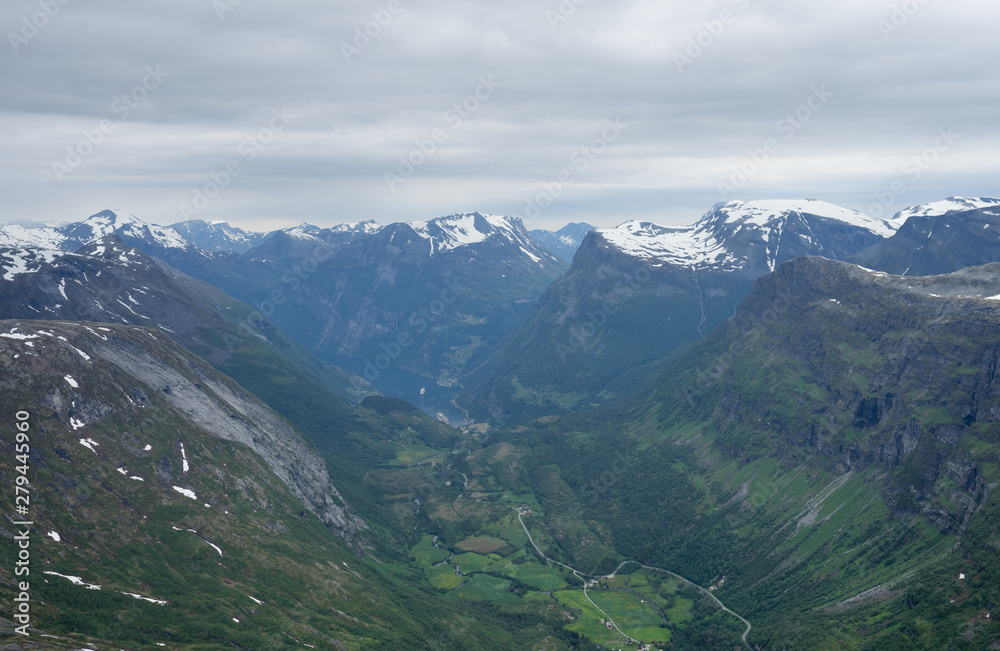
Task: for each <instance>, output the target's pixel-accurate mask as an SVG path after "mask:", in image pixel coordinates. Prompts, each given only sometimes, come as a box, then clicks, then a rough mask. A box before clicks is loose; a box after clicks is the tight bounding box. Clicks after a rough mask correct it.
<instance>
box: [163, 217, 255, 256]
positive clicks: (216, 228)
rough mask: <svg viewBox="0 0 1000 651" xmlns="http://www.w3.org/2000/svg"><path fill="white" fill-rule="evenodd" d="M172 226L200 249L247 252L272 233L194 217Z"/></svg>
mask: <svg viewBox="0 0 1000 651" xmlns="http://www.w3.org/2000/svg"><path fill="white" fill-rule="evenodd" d="M170 228H172V229H174V230H175V231H177V232H178V233H180V235H181V237H183V238H184V239H186V240H187V241H188V242H190V243H191V244H194V245H195V246H197V247H198V248H199V249H205V250H206V251H231V252H233V253H245V252H246V251H249V250H250V249H252V248H253V247H255V246H257V245H258V244H260V243H261V242H263V241H264V239H265V238H267V236H268V235H269V234H270V233H264V232H258V231H247V230H243V229H242V228H239V227H237V226H231V225H229V224H228V223H226V222H206V221H203V220H201V219H192V220H189V221H185V222H178V223H176V224H171V225H170Z"/></svg>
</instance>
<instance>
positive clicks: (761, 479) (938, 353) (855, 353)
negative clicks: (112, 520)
mask: <svg viewBox="0 0 1000 651" xmlns="http://www.w3.org/2000/svg"><path fill="white" fill-rule="evenodd" d="M998 326H1000V265H996V264H994V265H988V266H985V267H979V268H973V269H967V270H964V271H961V272H957V273H954V274H950V275H945V276H936V277H928V278H910V277H898V276H890V275H888V274H885V273H881V272H871V271H868V270H865V269H862V268H860V267H856V266H854V265H850V264H847V263H844V262H836V261H831V260H827V259H823V258H815V257H812V258H810V257H807V258H801V259H798V260H795V261H793V262H789V263H785V264H783V265H782V266H781V267H779V268H778V269H777V270H776V272H775V273H773V274H770V275H768V276H766V277H765V278H762V279H760V280H758V281H757V282H756V283H755V285H754V288H753V290H752V291H751V292H750V294H749V295H748V297H747V298H746V300H745V301H744V302H743V303H742V304H741V305H740V307H739V310H738V311H737V314H736V315H735V317H733V318H732V319H729V320H727V321H726V322H725V323H723V324H722V325H721V326H720V327H719V328H718V329H717V330H716V331H714V332H713V333H712V334H710V335H709V336H708V337H706V338H705V339H703V340H702V341H700V342H698V343H697V344H695V345H694V346H692V347H690V348H689V349H688V350H687V351H685V352H684V353H682V354H681V355H679V356H678V357H677V358H676V359H675V360H674V361H673V362H672V363H671V364H670V365H669V367H668V368H667V369H666V370H665V371H664V372H663V373H662V374H661V375H660V376H658V377H657V379H656V380H655V382H653V383H652V384H651V385H650V386H649V387H648V388H647V389H646V390H644V391H642V392H640V393H638V394H636V395H635V396H633V397H632V398H630V399H629V400H627V401H623V402H621V403H617V404H614V405H609V406H605V407H601V408H599V409H596V410H592V411H585V412H580V413H577V414H571V415H568V416H564V417H562V418H559V419H555V418H546V419H540V420H538V421H534V422H532V423H529V424H527V425H525V426H521V427H518V428H516V429H512V430H505V431H501V432H499V433H497V434H496V436H495V438H494V439H493V440H492V441H490V442H489V445H488V446H487V447H485V448H483V449H481V450H476V451H475V452H473V453H472V454H471V455H469V456H468V457H467V460H466V461H467V465H461V466H457V468H458V469H459V470H461V471H462V472H465V473H466V475H467V476H468V478H469V482H470V485H472V486H474V487H475V489H476V490H477V491H479V492H480V493H481V494H483V495H494V494H496V495H499V494H503V493H504V492H505V491H516V493H515V494H517V495H519V497H518V499H519V501H521V502H526V503H532V502H531V500H532V499H536V500H537V504H538V506H537V507H536V508H537V511H538V513H539V514H541V515H540V516H539V519H534V520H532V523H533V524H532V530H533V532H534V533H535V535H536V537H537V541H536V542H537V543H538V545H540V546H541V547H542V549H543V550H545V554H546V555H548V556H550V557H552V558H555V559H557V560H559V561H560V562H564V563H567V564H569V565H572V566H573V567H576V568H583V571H586V572H590V573H593V574H595V575H605V574H608V573H609V572H612V571H614V570H615V568H618V567H619V566H620V564H621V563H622V562H623V561H627V560H630V559H631V560H635V561H637V562H638V563H641V564H643V565H649V566H655V567H658V568H666V569H668V570H669V571H672V572H676V573H677V574H679V575H681V576H684V577H686V578H688V579H690V580H692V581H694V582H695V583H698V584H699V585H701V586H705V587H710V588H711V590H712V591H713V593H714V594H715V595H717V596H718V598H719V599H721V600H722V601H723V602H724V603H725V604H726V605H727V606H728V607H729V608H732V609H733V610H735V611H736V612H738V613H740V614H741V615H742V616H743V617H745V618H746V619H747V620H749V621H750V622H752V625H753V628H752V632H751V634H750V635H749V641H750V642H751V643H752V644H759V645H761V646H762V648H766V649H768V650H773V649H805V648H809V649H812V648H829V649H851V648H862V649H872V650H874V649H941V648H972V649H988V648H994V646H991V645H996V644H997V643H998V642H1000V628H997V625H996V624H995V623H994V619H995V618H996V617H997V611H998V609H1000V587H998V586H1000V583H998V582H997V579H998V577H1000V574H998V571H997V569H996V568H997V567H998V561H1000V547H998V546H997V541H998V540H1000V497H998V495H997V488H998V486H1000V461H998V460H1000V382H998V381H997V368H998V365H1000V340H998V338H997V332H998ZM526 494H527V495H526ZM435 507H436V504H434V503H431V504H428V505H427V508H429V509H434V508H435ZM457 526H458V527H460V526H461V524H459V525H457ZM640 589H641V588H640ZM701 648H722V647H717V646H713V644H712V643H710V642H705V643H703V646H702V647H701ZM725 648H732V647H731V645H729V646H726V647H725Z"/></svg>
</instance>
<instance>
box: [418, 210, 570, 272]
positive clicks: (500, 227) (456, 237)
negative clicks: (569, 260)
mask: <svg viewBox="0 0 1000 651" xmlns="http://www.w3.org/2000/svg"><path fill="white" fill-rule="evenodd" d="M407 225H408V226H409V227H410V228H411V229H413V232H415V233H416V234H417V235H418V236H420V237H421V238H423V239H425V240H427V242H429V243H430V255H432V256H433V255H435V254H439V253H442V252H445V251H451V250H453V249H458V248H460V247H466V246H469V245H473V244H480V243H484V242H487V241H493V242H499V241H501V240H502V241H506V242H508V243H510V244H512V245H514V246H516V247H517V248H518V249H520V251H521V253H522V254H523V255H525V256H527V257H528V258H530V259H531V260H533V261H534V262H536V263H538V264H540V265H542V266H545V265H546V264H552V263H555V262H557V261H558V259H557V258H556V257H555V256H553V255H552V253H550V252H549V251H547V250H546V249H544V248H542V247H541V246H539V245H538V242H536V241H534V240H533V239H532V238H531V236H530V235H529V234H528V232H527V230H525V228H524V224H523V223H522V222H521V220H520V219H519V218H516V217H504V216H499V215H490V214H482V213H478V212H473V213H460V214H455V215H449V216H447V217H439V218H437V219H432V220H429V221H416V222H409V223H408V224H407Z"/></svg>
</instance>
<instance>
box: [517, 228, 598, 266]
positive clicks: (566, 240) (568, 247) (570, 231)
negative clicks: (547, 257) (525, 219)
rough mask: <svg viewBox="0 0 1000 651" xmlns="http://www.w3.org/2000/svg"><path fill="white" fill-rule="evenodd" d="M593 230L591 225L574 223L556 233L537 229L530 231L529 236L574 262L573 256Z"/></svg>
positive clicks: (567, 260) (566, 259)
mask: <svg viewBox="0 0 1000 651" xmlns="http://www.w3.org/2000/svg"><path fill="white" fill-rule="evenodd" d="M592 230H594V227H593V226H591V225H590V224H586V223H583V222H573V223H571V224H566V225H565V226H563V227H562V228H560V229H559V230H557V231H555V232H552V231H546V230H542V229H535V230H530V231H528V234H529V235H531V237H533V238H534V239H535V241H536V242H538V243H539V244H541V245H542V246H544V247H545V248H546V249H548V250H549V251H552V252H553V253H555V254H556V255H557V256H559V257H560V258H562V259H563V260H565V261H566V262H573V256H574V255H576V252H577V249H579V248H580V245H581V244H583V238H585V237H587V233H589V232H590V231H592Z"/></svg>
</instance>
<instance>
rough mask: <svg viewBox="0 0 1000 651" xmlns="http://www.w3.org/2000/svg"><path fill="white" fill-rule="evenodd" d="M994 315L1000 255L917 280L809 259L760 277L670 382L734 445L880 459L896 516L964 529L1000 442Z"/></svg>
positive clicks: (839, 464)
mask: <svg viewBox="0 0 1000 651" xmlns="http://www.w3.org/2000/svg"><path fill="white" fill-rule="evenodd" d="M998 326H1000V265H987V266H984V267H978V268H972V269H966V270H962V271H959V272H956V273H953V274H948V275H943V276H934V277H921V278H909V277H900V276H892V275H889V274H885V273H881V272H873V271H869V270H867V269H863V268H860V267H857V266H854V265H851V264H848V263H842V262H835V261H831V260H826V259H822V258H801V259H798V260H795V261H793V262H790V263H786V264H785V265H782V266H781V267H780V268H779V269H778V270H777V272H775V273H774V274H772V275H770V276H768V277H766V278H764V279H761V280H759V281H758V282H757V283H756V284H755V286H754V289H753V291H751V293H750V295H749V296H748V297H747V299H746V300H745V301H744V302H743V304H742V305H741V306H740V309H739V311H738V313H737V315H736V316H735V317H734V318H733V319H731V320H730V321H727V322H726V323H725V324H723V326H721V327H720V328H719V330H718V332H717V333H714V334H713V336H712V337H710V338H709V339H708V340H706V341H705V342H704V343H703V345H701V346H699V351H700V352H699V353H698V354H697V355H694V357H693V358H692V359H691V360H687V356H686V357H685V360H687V363H688V365H689V366H690V369H689V370H688V371H685V372H684V373H681V375H679V376H677V379H675V380H674V382H673V383H671V384H670V386H671V390H670V391H672V392H673V393H672V395H673V399H674V400H676V399H678V398H680V399H681V400H685V401H687V403H688V404H689V405H690V407H689V408H690V409H692V410H694V411H699V410H700V411H701V412H702V413H705V410H706V409H707V410H710V412H711V413H712V414H713V422H714V425H715V427H717V428H718V431H719V439H718V442H719V444H720V445H721V446H723V447H724V448H725V449H727V450H729V452H730V453H731V454H735V455H749V456H751V457H752V456H755V455H760V454H769V455H776V456H779V457H780V458H782V459H784V460H786V461H796V460H798V461H801V460H803V459H805V458H806V457H808V456H810V455H821V456H823V457H826V458H827V459H828V460H829V467H830V468H831V469H832V470H834V471H836V472H838V473H844V472H850V471H854V470H858V469H861V468H866V467H870V466H873V465H874V466H879V467H881V468H883V469H884V471H885V472H886V473H887V475H886V491H887V493H886V494H887V501H888V502H889V504H890V505H891V506H892V507H893V509H895V510H896V511H897V512H898V513H899V514H912V513H915V512H924V513H926V514H927V515H928V516H929V517H930V518H931V519H932V520H933V521H934V522H935V524H937V525H938V526H939V527H940V528H941V529H942V530H944V531H951V530H954V531H961V530H963V528H964V526H966V525H967V523H968V518H969V517H970V516H971V515H972V513H973V512H975V510H976V509H978V508H979V507H980V506H981V505H983V504H984V503H985V502H986V501H987V500H988V499H989V495H990V489H991V487H990V485H989V480H988V479H986V478H985V477H984V473H983V471H982V468H981V464H982V463H983V462H984V457H982V453H983V450H984V449H985V448H984V446H995V445H996V444H998V443H1000V438H998V435H997V432H1000V381H998V379H997V368H998V365H1000V346H998V344H997V340H996V332H997V328H998ZM694 352H695V351H692V353H694ZM695 358H697V361H695ZM681 377H683V378H684V379H683V380H681V379H680V378H681ZM682 404H683V403H682Z"/></svg>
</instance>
